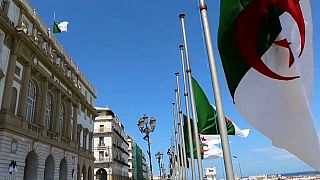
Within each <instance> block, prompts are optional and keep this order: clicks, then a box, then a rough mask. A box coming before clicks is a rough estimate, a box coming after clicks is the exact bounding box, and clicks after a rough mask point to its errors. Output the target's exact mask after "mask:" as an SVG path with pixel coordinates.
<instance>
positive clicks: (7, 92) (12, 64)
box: [1, 40, 18, 110]
mask: <svg viewBox="0 0 320 180" xmlns="http://www.w3.org/2000/svg"><path fill="white" fill-rule="evenodd" d="M17 49H18V42H17V40H14V42H13V47H12V49H11V51H10V59H9V64H8V69H7V74H6V80H5V87H4V93H3V99H2V105H1V107H2V109H4V110H9V109H10V101H11V95H12V85H13V80H14V70H15V68H16V62H17Z"/></svg>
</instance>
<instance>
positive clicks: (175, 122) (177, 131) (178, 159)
mask: <svg viewBox="0 0 320 180" xmlns="http://www.w3.org/2000/svg"><path fill="white" fill-rule="evenodd" d="M175 94H176V93H175ZM175 104H176V103H172V105H173V119H174V130H175V139H176V148H175V151H176V155H177V163H178V164H177V166H176V171H175V172H176V175H177V178H178V179H179V176H180V174H181V172H180V161H181V160H180V152H179V126H178V125H177V120H176V119H177V118H176V114H177V112H176V106H175Z"/></svg>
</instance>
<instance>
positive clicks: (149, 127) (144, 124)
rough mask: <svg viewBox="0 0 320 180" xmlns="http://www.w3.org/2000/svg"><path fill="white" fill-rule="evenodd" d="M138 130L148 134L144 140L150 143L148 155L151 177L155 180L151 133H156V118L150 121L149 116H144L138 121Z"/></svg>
mask: <svg viewBox="0 0 320 180" xmlns="http://www.w3.org/2000/svg"><path fill="white" fill-rule="evenodd" d="M137 125H138V128H139V130H140V132H141V133H144V134H146V135H145V136H144V137H143V139H144V140H146V141H147V142H148V152H147V153H148V155H149V161H150V175H151V180H153V174H152V162H151V150H150V133H151V132H153V131H154V129H155V127H156V119H155V118H154V117H152V118H150V121H149V119H148V116H147V115H146V114H144V115H143V117H142V118H140V119H139V120H138V124H137Z"/></svg>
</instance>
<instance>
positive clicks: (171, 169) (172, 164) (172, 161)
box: [167, 148, 174, 177]
mask: <svg viewBox="0 0 320 180" xmlns="http://www.w3.org/2000/svg"><path fill="white" fill-rule="evenodd" d="M167 155H168V156H169V168H170V170H169V175H170V177H171V176H172V174H173V168H174V167H173V166H174V155H173V152H171V149H170V148H168V151H167Z"/></svg>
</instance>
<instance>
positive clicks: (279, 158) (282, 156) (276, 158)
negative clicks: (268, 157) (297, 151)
mask: <svg viewBox="0 0 320 180" xmlns="http://www.w3.org/2000/svg"><path fill="white" fill-rule="evenodd" d="M294 157H295V156H294V155H292V154H281V155H276V156H273V157H272V159H275V160H283V159H291V158H294Z"/></svg>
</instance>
